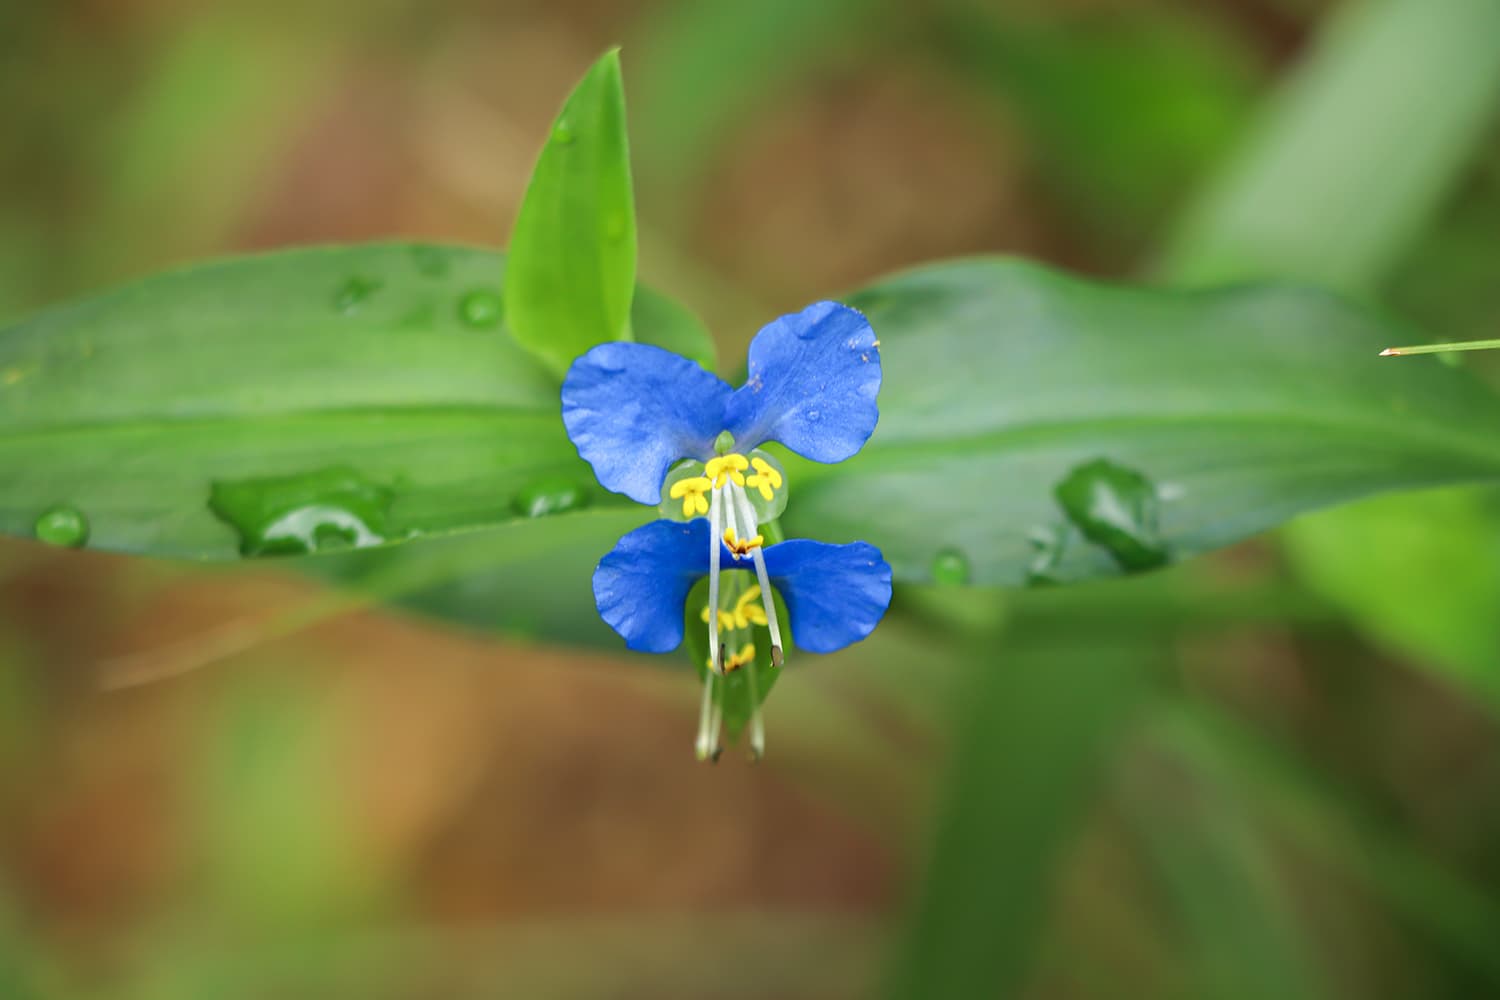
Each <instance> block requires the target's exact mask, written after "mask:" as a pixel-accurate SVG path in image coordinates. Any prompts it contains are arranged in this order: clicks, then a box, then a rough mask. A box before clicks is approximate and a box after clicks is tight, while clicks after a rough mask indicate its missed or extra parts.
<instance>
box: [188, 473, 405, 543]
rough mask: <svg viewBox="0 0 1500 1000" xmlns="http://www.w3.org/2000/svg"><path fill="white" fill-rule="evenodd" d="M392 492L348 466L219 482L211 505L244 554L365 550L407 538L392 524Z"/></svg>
mask: <svg viewBox="0 0 1500 1000" xmlns="http://www.w3.org/2000/svg"><path fill="white" fill-rule="evenodd" d="M393 499H394V494H393V493H392V491H391V490H389V489H387V488H386V487H384V486H380V485H378V484H376V483H372V482H370V481H369V480H368V479H366V478H365V477H363V476H361V475H360V474H359V473H357V472H355V471H354V470H353V469H350V468H348V467H345V466H337V467H333V468H327V469H317V470H315V471H312V472H305V473H299V474H297V475H291V476H267V477H263V478H257V479H241V480H235V481H232V482H222V481H221V482H215V483H214V484H213V488H212V491H211V492H210V494H209V499H208V507H209V509H210V510H211V511H213V512H214V515H215V516H216V517H218V518H219V520H221V521H223V522H225V523H226V524H228V525H229V526H230V527H231V528H233V529H234V530H235V532H236V533H237V534H238V535H239V538H240V554H241V555H245V556H271V555H305V554H308V553H312V552H328V551H333V550H336V549H346V548H356V549H358V548H365V547H367V546H370V545H379V544H380V543H382V542H385V541H388V540H391V539H393V538H399V537H404V533H399V532H395V531H393V530H392V529H391V527H390V524H389V518H390V507H391V501H392V500H393Z"/></svg>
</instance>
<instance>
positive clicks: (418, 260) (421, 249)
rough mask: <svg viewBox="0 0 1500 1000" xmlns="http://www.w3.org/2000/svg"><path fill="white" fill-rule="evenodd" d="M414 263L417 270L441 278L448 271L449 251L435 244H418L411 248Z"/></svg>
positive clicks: (431, 276) (427, 275)
mask: <svg viewBox="0 0 1500 1000" xmlns="http://www.w3.org/2000/svg"><path fill="white" fill-rule="evenodd" d="M411 259H412V263H414V264H415V265H416V266H417V272H418V273H419V274H422V275H425V276H426V277H429V278H441V277H442V276H443V275H445V274H447V273H448V266H449V260H448V251H446V250H443V249H440V248H438V247H434V246H423V245H418V246H414V247H412V248H411Z"/></svg>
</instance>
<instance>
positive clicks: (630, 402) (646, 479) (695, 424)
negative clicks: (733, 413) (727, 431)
mask: <svg viewBox="0 0 1500 1000" xmlns="http://www.w3.org/2000/svg"><path fill="white" fill-rule="evenodd" d="M730 393H731V390H730V388H729V386H727V385H725V384H724V382H723V381H722V380H720V379H719V378H718V376H716V375H713V374H711V373H710V372H707V371H704V370H703V368H702V367H700V366H699V365H698V364H697V363H696V362H694V361H689V360H688V359H687V358H683V357H679V356H678V355H676V354H673V353H672V352H671V351H664V350H662V349H661V348H660V347H652V346H651V345H649V344H628V343H618V342H611V343H607V344H599V345H598V346H596V347H594V348H592V349H590V350H589V352H588V353H587V354H584V355H583V356H582V357H580V358H578V359H577V360H576V361H574V362H573V365H572V367H571V368H569V369H568V375H567V377H566V378H564V379H563V384H562V418H563V425H564V426H565V427H567V429H568V437H569V438H571V439H572V441H573V446H574V447H575V448H577V449H578V454H579V455H581V456H583V460H584V461H586V462H588V463H589V464H590V465H592V466H593V467H594V475H595V476H597V477H598V479H599V482H600V483H602V484H604V487H605V488H606V489H609V490H613V491H614V492H616V493H623V494H625V495H626V496H628V497H630V499H632V500H634V501H636V502H637V503H645V504H651V505H652V506H653V507H654V506H656V504H658V503H660V502H661V484H662V480H663V479H665V478H666V476H667V468H668V467H669V466H670V465H671V464H672V463H673V462H674V461H676V460H677V459H679V458H696V459H700V460H704V459H708V458H711V457H712V456H713V443H714V438H716V437H718V436H719V432H720V431H721V430H723V429H724V404H725V402H726V400H728V398H729V396H730Z"/></svg>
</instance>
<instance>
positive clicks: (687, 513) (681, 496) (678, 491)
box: [667, 476, 713, 517]
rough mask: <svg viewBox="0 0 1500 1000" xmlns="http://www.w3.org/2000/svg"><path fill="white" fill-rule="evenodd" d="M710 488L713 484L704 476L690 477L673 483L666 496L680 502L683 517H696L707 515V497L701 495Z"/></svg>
mask: <svg viewBox="0 0 1500 1000" xmlns="http://www.w3.org/2000/svg"><path fill="white" fill-rule="evenodd" d="M712 486H713V483H712V482H710V481H709V480H708V479H707V478H706V477H704V476H690V477H688V478H687V479H679V480H677V482H675V483H673V484H672V489H671V491H670V492H669V493H668V494H667V495H668V496H670V497H671V498H672V499H673V500H681V501H682V516H683V517H696V516H697V515H699V514H707V513H708V497H706V496H704V495H703V494H705V493H707V492H708V491H709V489H710V488H711V487H712Z"/></svg>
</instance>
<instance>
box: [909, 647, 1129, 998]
mask: <svg viewBox="0 0 1500 1000" xmlns="http://www.w3.org/2000/svg"><path fill="white" fill-rule="evenodd" d="M980 655H983V654H982V653H981V654H980ZM1154 658H1155V651H1154V649H1153V648H1152V644H1151V643H1150V642H1149V640H1148V641H1139V640H1136V639H1135V638H1133V637H1126V638H1125V639H1124V641H1121V642H1118V643H1113V644H1111V645H1110V646H1108V647H1106V648H1103V649H1101V648H1099V645H1098V644H1097V643H1096V642H1095V641H1094V640H1093V637H1092V636H1090V635H1088V634H1077V633H1075V634H1074V635H1073V636H1072V637H1071V638H1068V637H1064V638H1061V639H1059V638H1057V637H1053V638H1052V640H1051V641H1049V642H1047V643H1045V644H1042V643H1038V644H1033V645H1031V646H1030V647H1029V648H1025V647H1019V646H1018V647H1013V648H1012V649H1011V650H1010V651H1009V653H1008V655H1007V658H1006V662H1004V663H1003V664H1002V663H976V664H974V666H975V667H979V668H981V669H975V670H973V671H971V683H972V687H971V688H970V689H969V690H967V691H966V692H965V694H966V695H967V697H966V698H965V700H964V704H965V709H964V713H963V718H961V719H960V720H959V726H960V728H959V732H958V738H957V740H956V745H955V747H954V754H955V756H954V759H953V764H952V766H951V768H950V769H949V773H948V783H947V788H946V801H945V804H944V807H943V809H942V811H941V813H940V816H939V819H938V823H937V827H936V830H935V831H934V838H933V842H932V844H931V845H930V848H929V851H928V860H927V871H926V878H925V879H924V881H923V883H922V886H921V894H920V897H919V899H918V900H917V901H916V909H915V914H914V918H913V923H912V927H911V929H910V933H909V934H908V935H907V937H906V939H905V941H904V943H903V946H902V949H901V951H900V953H899V954H898V957H897V960H896V963H895V966H894V968H893V971H892V975H891V978H890V980H889V982H888V983H887V989H886V992H885V995H886V996H888V997H891V998H893V1000H896V998H907V997H912V998H917V997H970V996H973V997H978V996H984V997H1013V996H1020V995H1023V993H1022V987H1023V986H1024V985H1025V983H1026V980H1027V976H1028V975H1029V974H1030V972H1031V971H1032V967H1033V964H1034V962H1035V959H1036V945H1037V943H1038V942H1039V940H1040V939H1041V936H1042V929H1043V926H1044V917H1045V914H1046V913H1047V911H1048V910H1049V909H1050V903H1051V899H1052V893H1053V891H1054V889H1055V872H1056V871H1057V867H1058V865H1059V863H1060V861H1061V859H1062V858H1063V856H1064V854H1065V852H1066V849H1067V847H1068V845H1069V844H1070V843H1071V842H1072V839H1073V836H1074V834H1075V832H1076V829H1077V826H1078V823H1079V821H1080V819H1081V818H1082V817H1083V815H1085V810H1086V807H1087V805H1088V803H1089V801H1090V800H1091V798H1092V797H1093V796H1094V795H1095V793H1096V791H1097V788H1098V785H1099V783H1100V782H1101V781H1102V780H1103V778H1104V777H1105V775H1106V772H1107V770H1108V765H1109V761H1110V751H1111V750H1113V749H1114V748H1115V747H1116V746H1117V745H1118V743H1119V740H1120V738H1121V736H1122V735H1123V734H1124V733H1125V732H1126V731H1127V727H1128V724H1129V723H1130V721H1131V719H1132V718H1133V716H1134V713H1135V712H1136V710H1137V709H1138V707H1139V706H1140V704H1141V703H1142V701H1143V699H1144V698H1145V696H1146V692H1147V677H1148V676H1149V675H1148V668H1149V666H1150V664H1151V663H1152V661H1153V660H1154Z"/></svg>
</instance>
